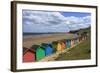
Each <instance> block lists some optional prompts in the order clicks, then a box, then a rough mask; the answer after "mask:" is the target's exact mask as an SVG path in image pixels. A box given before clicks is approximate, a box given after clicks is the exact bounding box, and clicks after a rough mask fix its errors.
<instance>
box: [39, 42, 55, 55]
mask: <svg viewBox="0 0 100 73" xmlns="http://www.w3.org/2000/svg"><path fill="white" fill-rule="evenodd" d="M41 46H42V47H43V48H44V49H45V55H46V56H48V55H50V54H52V53H53V48H52V45H51V44H46V43H42V44H41Z"/></svg>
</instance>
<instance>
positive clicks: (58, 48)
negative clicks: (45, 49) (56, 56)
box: [57, 42, 62, 51]
mask: <svg viewBox="0 0 100 73" xmlns="http://www.w3.org/2000/svg"><path fill="white" fill-rule="evenodd" d="M61 50H62V44H61V42H58V44H57V51H61Z"/></svg>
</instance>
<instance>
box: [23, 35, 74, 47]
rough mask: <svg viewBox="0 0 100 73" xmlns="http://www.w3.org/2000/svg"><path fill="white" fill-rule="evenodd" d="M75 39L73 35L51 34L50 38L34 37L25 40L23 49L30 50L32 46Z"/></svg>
mask: <svg viewBox="0 0 100 73" xmlns="http://www.w3.org/2000/svg"><path fill="white" fill-rule="evenodd" d="M70 38H73V34H69V33H68V34H65V33H62V34H51V35H49V36H41V37H40V35H39V36H34V37H29V38H23V47H27V48H30V47H31V46H32V45H35V44H36V45H40V44H41V43H51V42H52V41H58V40H62V39H70Z"/></svg>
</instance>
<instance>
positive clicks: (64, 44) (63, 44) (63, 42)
mask: <svg viewBox="0 0 100 73" xmlns="http://www.w3.org/2000/svg"><path fill="white" fill-rule="evenodd" d="M61 47H62V49H65V48H66V42H65V40H62V41H61Z"/></svg>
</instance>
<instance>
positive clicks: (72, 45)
mask: <svg viewBox="0 0 100 73" xmlns="http://www.w3.org/2000/svg"><path fill="white" fill-rule="evenodd" d="M74 42H75V41H74V39H71V48H72V47H74V45H75V44H74Z"/></svg>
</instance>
